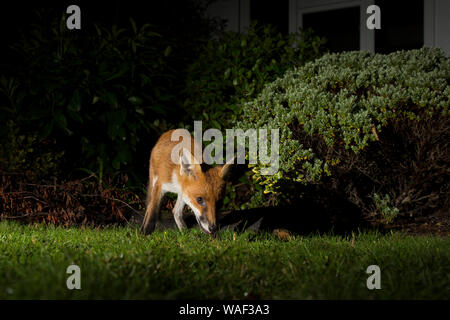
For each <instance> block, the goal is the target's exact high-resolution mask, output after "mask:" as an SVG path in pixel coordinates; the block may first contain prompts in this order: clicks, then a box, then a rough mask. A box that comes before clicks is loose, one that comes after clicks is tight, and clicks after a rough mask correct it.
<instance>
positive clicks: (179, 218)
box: [172, 195, 186, 231]
mask: <svg viewBox="0 0 450 320" xmlns="http://www.w3.org/2000/svg"><path fill="white" fill-rule="evenodd" d="M184 205H185V203H184V201H183V200H182V199H181V195H178V198H177V202H176V203H175V207H174V208H173V211H172V212H173V216H174V218H175V223H176V224H177V226H178V229H180V231H183V229H185V228H186V223H185V222H184V219H183V209H184Z"/></svg>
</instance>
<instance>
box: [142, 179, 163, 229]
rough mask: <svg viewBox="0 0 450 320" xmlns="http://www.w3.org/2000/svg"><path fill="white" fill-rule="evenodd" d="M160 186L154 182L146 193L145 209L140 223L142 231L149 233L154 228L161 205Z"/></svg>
mask: <svg viewBox="0 0 450 320" xmlns="http://www.w3.org/2000/svg"><path fill="white" fill-rule="evenodd" d="M161 199H162V193H161V186H160V185H158V184H156V185H154V186H153V187H152V188H151V189H150V190H149V191H148V195H147V208H146V210H145V217H144V222H143V224H142V232H143V233H144V234H150V233H152V232H153V231H154V230H155V226H156V221H157V220H158V217H159V211H160V207H161Z"/></svg>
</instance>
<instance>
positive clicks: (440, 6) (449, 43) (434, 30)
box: [424, 0, 450, 55]
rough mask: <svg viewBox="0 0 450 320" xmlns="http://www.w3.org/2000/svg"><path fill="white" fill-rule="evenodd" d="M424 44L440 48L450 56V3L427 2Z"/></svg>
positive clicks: (445, 1) (447, 0) (431, 0)
mask: <svg viewBox="0 0 450 320" xmlns="http://www.w3.org/2000/svg"><path fill="white" fill-rule="evenodd" d="M424 15H425V17H424V44H425V46H427V47H439V48H442V49H444V51H445V52H446V53H447V55H450V1H449V0H425V7H424Z"/></svg>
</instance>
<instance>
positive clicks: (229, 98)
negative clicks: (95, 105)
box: [185, 24, 324, 129]
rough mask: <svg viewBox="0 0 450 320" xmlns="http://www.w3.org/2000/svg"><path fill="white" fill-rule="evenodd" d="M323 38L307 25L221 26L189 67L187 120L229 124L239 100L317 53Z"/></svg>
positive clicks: (210, 125) (237, 110)
mask: <svg viewBox="0 0 450 320" xmlns="http://www.w3.org/2000/svg"><path fill="white" fill-rule="evenodd" d="M323 44H324V40H323V39H321V38H319V37H317V36H314V35H313V33H312V31H311V30H306V31H304V32H302V33H301V34H299V33H296V34H291V35H289V36H287V35H282V34H280V33H277V32H276V31H275V29H274V28H273V27H271V26H264V27H257V26H256V25H255V24H253V25H252V26H251V27H250V28H249V30H248V32H247V33H237V32H225V33H223V34H221V35H220V36H219V37H218V38H216V39H212V40H210V41H209V42H208V43H207V44H206V46H205V47H204V48H202V53H201V54H200V55H199V56H198V59H197V60H196V62H194V63H193V64H192V65H191V66H190V68H189V70H188V78H187V84H186V90H185V93H186V96H187V99H186V101H185V108H186V110H187V112H188V116H190V118H189V119H187V121H188V122H192V121H193V120H202V121H203V127H204V128H218V129H220V128H231V124H232V122H233V120H235V119H236V118H237V117H238V115H239V114H240V111H241V103H242V102H243V101H246V100H248V99H251V98H253V97H256V96H257V95H258V94H259V93H260V92H261V90H262V88H263V87H264V85H265V84H266V83H268V82H270V81H273V80H275V79H276V78H277V77H279V76H281V75H283V73H284V72H285V71H286V70H287V69H288V68H290V67H292V66H299V65H302V64H304V63H305V62H306V61H309V60H312V59H314V58H317V57H318V56H320V55H321V54H322V53H323Z"/></svg>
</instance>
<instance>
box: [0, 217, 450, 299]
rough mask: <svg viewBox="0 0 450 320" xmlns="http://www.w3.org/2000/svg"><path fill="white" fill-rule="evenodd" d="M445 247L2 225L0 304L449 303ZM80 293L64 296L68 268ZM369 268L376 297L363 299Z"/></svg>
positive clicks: (419, 240) (399, 239)
mask: <svg viewBox="0 0 450 320" xmlns="http://www.w3.org/2000/svg"><path fill="white" fill-rule="evenodd" d="M449 252H450V240H449V239H448V238H442V237H434V236H406V235H404V234H400V233H394V234H388V235H382V234H380V233H375V232H374V233H360V234H355V235H353V236H349V237H341V236H333V235H312V236H308V237H300V236H298V237H293V238H291V239H290V240H289V241H281V240H279V239H278V238H276V237H274V236H272V235H269V234H258V235H256V234H253V233H241V234H233V233H232V232H231V231H227V232H222V233H221V236H220V239H215V240H213V239H211V238H209V237H208V236H207V235H205V234H203V233H201V231H199V230H190V231H188V232H185V233H183V234H181V233H180V232H178V231H174V230H170V231H166V232H162V231H159V232H156V233H154V234H152V235H150V236H143V235H141V234H139V233H138V231H137V230H136V229H133V228H131V227H108V228H104V229H102V230H99V229H90V228H61V227H54V226H45V225H20V224H17V223H10V222H0V299H179V298H194V299H253V298H261V299H386V298H387V299H448V298H450V254H449ZM71 264H76V265H78V266H79V267H80V268H81V290H68V289H67V286H66V280H67V278H68V277H69V276H70V275H69V274H67V273H66V269H67V267H68V266H69V265H71ZM369 265H378V266H379V267H380V269H381V289H380V290H368V289H367V287H366V280H367V278H368V277H369V276H370V275H369V274H366V269H367V267H368V266H369Z"/></svg>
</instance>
